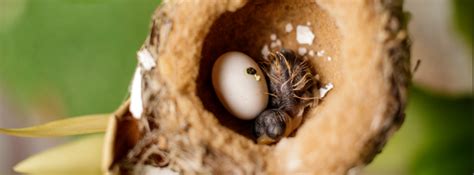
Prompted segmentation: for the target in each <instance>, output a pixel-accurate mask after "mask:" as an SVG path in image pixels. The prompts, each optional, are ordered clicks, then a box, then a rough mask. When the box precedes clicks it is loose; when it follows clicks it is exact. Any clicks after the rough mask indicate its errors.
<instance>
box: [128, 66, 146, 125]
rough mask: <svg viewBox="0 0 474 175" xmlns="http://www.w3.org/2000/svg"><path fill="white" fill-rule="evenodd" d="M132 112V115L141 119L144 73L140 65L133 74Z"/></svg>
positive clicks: (131, 90)
mask: <svg viewBox="0 0 474 175" xmlns="http://www.w3.org/2000/svg"><path fill="white" fill-rule="evenodd" d="M129 110H130V112H131V113H132V116H133V117H134V118H136V119H139V118H140V117H141V116H142V113H143V101H142V74H141V69H140V66H138V67H137V69H136V70H135V74H134V75H133V80H132V86H131V88H130V108H129Z"/></svg>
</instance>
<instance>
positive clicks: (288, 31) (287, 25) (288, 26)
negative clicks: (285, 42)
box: [285, 23, 293, 33]
mask: <svg viewBox="0 0 474 175" xmlns="http://www.w3.org/2000/svg"><path fill="white" fill-rule="evenodd" d="M285 31H286V33H290V32H291V31H293V25H291V23H288V24H286V26H285Z"/></svg>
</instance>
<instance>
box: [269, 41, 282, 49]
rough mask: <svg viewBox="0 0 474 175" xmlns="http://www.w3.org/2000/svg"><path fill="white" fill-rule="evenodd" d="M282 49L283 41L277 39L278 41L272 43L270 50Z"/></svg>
mask: <svg viewBox="0 0 474 175" xmlns="http://www.w3.org/2000/svg"><path fill="white" fill-rule="evenodd" d="M275 47H281V40H279V39H277V40H276V41H274V42H272V43H270V48H275Z"/></svg>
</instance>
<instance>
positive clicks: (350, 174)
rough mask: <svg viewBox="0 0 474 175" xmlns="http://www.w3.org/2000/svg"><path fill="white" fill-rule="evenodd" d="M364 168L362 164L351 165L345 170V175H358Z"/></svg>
mask: <svg viewBox="0 0 474 175" xmlns="http://www.w3.org/2000/svg"><path fill="white" fill-rule="evenodd" d="M363 168H364V166H355V167H352V168H351V169H349V170H348V171H347V173H346V174H347V175H358V174H360V172H361V170H362V169H363Z"/></svg>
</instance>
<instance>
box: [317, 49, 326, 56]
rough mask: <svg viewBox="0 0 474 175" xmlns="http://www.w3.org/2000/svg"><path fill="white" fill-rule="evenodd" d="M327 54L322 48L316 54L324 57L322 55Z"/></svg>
mask: <svg viewBox="0 0 474 175" xmlns="http://www.w3.org/2000/svg"><path fill="white" fill-rule="evenodd" d="M325 54H326V53H325V52H324V50H320V51H318V52H317V53H316V55H317V56H318V57H322V56H324V55H325Z"/></svg>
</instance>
